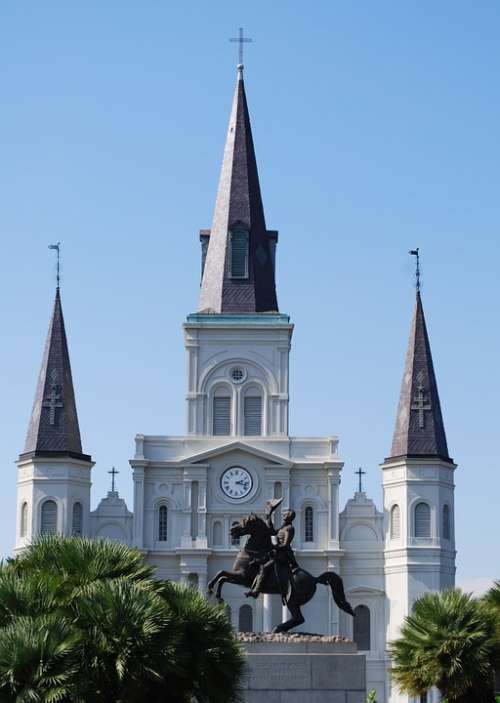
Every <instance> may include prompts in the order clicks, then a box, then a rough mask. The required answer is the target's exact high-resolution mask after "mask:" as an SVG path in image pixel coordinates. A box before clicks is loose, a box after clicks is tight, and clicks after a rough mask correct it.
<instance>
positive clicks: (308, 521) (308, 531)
mask: <svg viewBox="0 0 500 703" xmlns="http://www.w3.org/2000/svg"><path fill="white" fill-rule="evenodd" d="M304 542H314V512H313V509H312V508H311V506H310V505H308V506H307V508H306V509H305V511H304Z"/></svg>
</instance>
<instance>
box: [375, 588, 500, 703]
mask: <svg viewBox="0 0 500 703" xmlns="http://www.w3.org/2000/svg"><path fill="white" fill-rule="evenodd" d="M389 651H390V653H391V656H392V661H393V664H392V669H391V671H392V676H393V679H394V681H395V683H396V684H397V685H398V686H399V688H400V689H401V690H402V691H404V692H406V693H408V694H410V695H413V696H419V695H422V694H423V693H425V692H426V691H427V690H428V689H430V688H431V687H432V686H436V687H437V688H438V689H439V690H440V692H441V694H442V695H443V696H444V697H445V698H446V699H447V701H448V703H470V701H472V700H473V701H475V703H490V701H491V702H492V703H493V702H494V701H495V698H494V694H493V660H494V656H495V623H494V619H493V617H492V616H491V613H490V612H489V611H488V609H487V608H486V607H485V606H484V604H483V603H481V602H480V601H477V600H475V599H474V598H473V597H472V596H471V595H468V594H466V593H462V592H461V591H460V590H450V591H441V592H439V593H428V594H426V595H424V596H422V598H419V599H418V600H417V601H416V602H415V604H414V607H413V614H412V615H410V616H408V617H407V618H405V623H404V625H403V627H402V630H401V637H400V638H399V639H398V640H396V641H394V642H392V643H391V644H390V645H389Z"/></svg>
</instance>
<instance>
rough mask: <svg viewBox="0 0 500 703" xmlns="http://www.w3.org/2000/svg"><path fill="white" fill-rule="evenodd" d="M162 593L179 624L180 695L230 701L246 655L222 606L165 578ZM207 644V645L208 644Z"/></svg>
mask: <svg viewBox="0 0 500 703" xmlns="http://www.w3.org/2000/svg"><path fill="white" fill-rule="evenodd" d="M161 595H162V597H163V598H164V599H165V601H166V602H167V603H168V605H169V607H170V609H171V610H172V612H173V613H175V616H176V618H177V621H178V622H179V623H180V624H181V628H182V629H181V644H180V647H179V650H180V651H181V652H182V653H183V670H184V671H185V672H186V674H187V678H181V677H179V679H178V684H179V688H178V689H177V691H178V694H179V696H180V697H181V698H182V697H183V696H187V695H188V693H189V690H190V689H191V690H192V695H194V698H195V700H196V701H199V703H204V702H205V701H207V702H208V701H216V702H217V703H230V702H231V701H233V700H235V699H237V698H238V695H239V692H240V690H239V682H240V680H241V678H242V677H243V675H244V671H245V666H246V664H245V655H244V653H243V650H242V648H241V646H240V645H239V643H238V642H237V641H236V637H235V634H234V631H233V628H232V626H231V623H230V622H229V620H228V618H227V615H226V612H225V610H224V607H223V606H222V605H218V606H213V605H211V604H209V603H208V601H207V600H206V599H205V597H204V596H203V595H202V594H201V593H200V592H199V591H198V590H196V589H194V588H186V587H185V586H181V585H180V584H177V583H172V582H169V581H164V582H163V583H162V585H161ZM207 643H210V646H207Z"/></svg>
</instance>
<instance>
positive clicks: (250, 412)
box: [244, 395, 262, 435]
mask: <svg viewBox="0 0 500 703" xmlns="http://www.w3.org/2000/svg"><path fill="white" fill-rule="evenodd" d="M244 413H245V432H244V433H245V434H246V435H260V434H262V398H261V396H260V395H246V396H245V400H244Z"/></svg>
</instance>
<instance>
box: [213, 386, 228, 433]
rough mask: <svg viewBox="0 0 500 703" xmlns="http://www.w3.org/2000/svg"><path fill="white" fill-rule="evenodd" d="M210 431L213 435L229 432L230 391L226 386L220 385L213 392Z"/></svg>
mask: <svg viewBox="0 0 500 703" xmlns="http://www.w3.org/2000/svg"><path fill="white" fill-rule="evenodd" d="M212 431H213V433H214V435H229V434H231V392H230V390H229V389H228V388H225V387H221V388H218V389H217V390H216V392H215V395H214V399H213V427H212Z"/></svg>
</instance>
